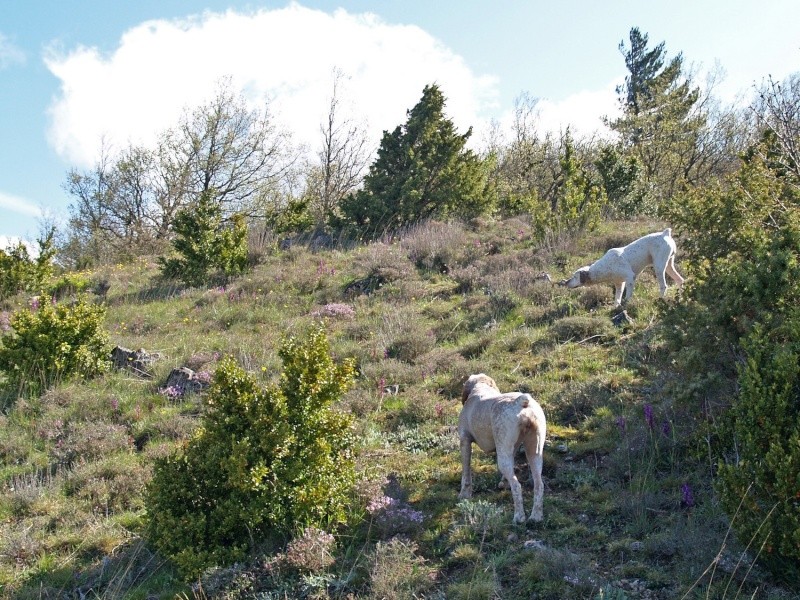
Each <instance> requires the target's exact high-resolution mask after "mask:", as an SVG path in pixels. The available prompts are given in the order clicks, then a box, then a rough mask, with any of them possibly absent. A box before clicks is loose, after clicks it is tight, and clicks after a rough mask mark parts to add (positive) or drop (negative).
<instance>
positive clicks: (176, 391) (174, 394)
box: [158, 385, 184, 400]
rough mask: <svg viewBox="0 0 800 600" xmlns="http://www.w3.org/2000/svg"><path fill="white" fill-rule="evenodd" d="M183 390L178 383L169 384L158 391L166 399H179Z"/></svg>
mask: <svg viewBox="0 0 800 600" xmlns="http://www.w3.org/2000/svg"><path fill="white" fill-rule="evenodd" d="M183 392H184V389H183V388H182V387H181V386H179V385H171V386H169V387H165V388H161V389H160V390H158V393H159V394H161V395H162V396H165V397H166V398H167V399H168V400H179V399H180V398H183Z"/></svg>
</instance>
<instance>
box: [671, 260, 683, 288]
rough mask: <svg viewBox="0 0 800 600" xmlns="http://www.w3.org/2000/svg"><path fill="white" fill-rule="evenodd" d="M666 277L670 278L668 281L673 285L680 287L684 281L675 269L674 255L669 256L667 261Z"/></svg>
mask: <svg viewBox="0 0 800 600" xmlns="http://www.w3.org/2000/svg"><path fill="white" fill-rule="evenodd" d="M667 275H669V276H670V279H672V281H674V282H675V285H677V286H678V287H681V286H682V285H683V282H684V281H686V280H685V279H684V278H683V277H681V274H680V273H678V270H677V269H676V268H675V255H674V254H673V255H671V256H670V257H669V260H668V261H667Z"/></svg>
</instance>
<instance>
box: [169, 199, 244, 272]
mask: <svg viewBox="0 0 800 600" xmlns="http://www.w3.org/2000/svg"><path fill="white" fill-rule="evenodd" d="M172 227H173V229H174V230H175V234H176V237H175V240H173V242H172V246H173V247H174V248H175V250H176V251H177V252H178V254H179V255H180V256H178V257H172V258H163V257H162V258H161V259H159V262H160V263H161V271H162V273H163V274H164V276H165V277H169V278H175V279H180V280H182V281H183V282H185V283H187V284H188V285H195V286H199V285H203V284H205V283H208V281H209V279H210V278H211V277H212V276H213V275H214V274H215V273H216V272H221V273H222V275H223V276H225V277H230V276H233V275H239V274H241V273H244V272H245V270H246V269H247V223H246V222H245V219H244V216H243V215H240V214H237V215H234V216H233V217H232V218H231V220H230V223H228V224H225V223H224V222H223V219H222V207H221V206H220V204H219V202H217V201H215V200H214V198H213V197H212V196H211V194H210V193H203V194H201V195H200V198H199V199H198V201H197V203H196V204H194V205H192V206H190V207H187V208H185V209H183V210H181V211H179V212H178V214H177V215H176V216H175V221H174V223H173V225H172Z"/></svg>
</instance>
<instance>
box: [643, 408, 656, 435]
mask: <svg viewBox="0 0 800 600" xmlns="http://www.w3.org/2000/svg"><path fill="white" fill-rule="evenodd" d="M644 420H645V421H646V422H647V426H648V427H649V428H650V429H653V427H654V425H655V419H654V418H653V407H652V406H651V405H650V404H645V405H644Z"/></svg>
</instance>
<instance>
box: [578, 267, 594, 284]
mask: <svg viewBox="0 0 800 600" xmlns="http://www.w3.org/2000/svg"><path fill="white" fill-rule="evenodd" d="M578 277H580V280H581V285H586V284H587V283H589V282H590V281H591V280H592V278H591V277H590V276H589V271H588V270H583V271H578Z"/></svg>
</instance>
